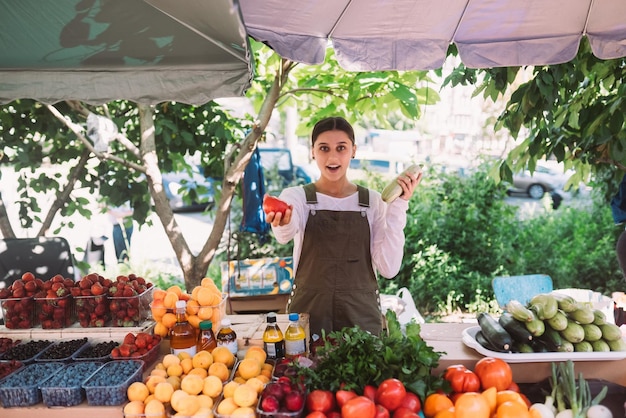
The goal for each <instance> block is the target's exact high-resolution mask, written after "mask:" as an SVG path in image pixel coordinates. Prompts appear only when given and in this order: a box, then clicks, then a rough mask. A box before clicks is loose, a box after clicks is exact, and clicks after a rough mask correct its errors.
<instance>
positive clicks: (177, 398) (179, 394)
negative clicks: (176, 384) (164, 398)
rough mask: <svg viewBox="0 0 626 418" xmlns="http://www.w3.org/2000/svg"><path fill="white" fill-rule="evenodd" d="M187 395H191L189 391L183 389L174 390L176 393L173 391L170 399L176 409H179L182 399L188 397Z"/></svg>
mask: <svg viewBox="0 0 626 418" xmlns="http://www.w3.org/2000/svg"><path fill="white" fill-rule="evenodd" d="M187 396H189V394H188V393H187V392H185V391H184V390H182V389H177V390H175V391H174V393H172V397H171V399H170V405H171V406H172V408H174V410H175V411H178V408H179V407H180V402H181V401H182V399H184V398H186V397H187Z"/></svg>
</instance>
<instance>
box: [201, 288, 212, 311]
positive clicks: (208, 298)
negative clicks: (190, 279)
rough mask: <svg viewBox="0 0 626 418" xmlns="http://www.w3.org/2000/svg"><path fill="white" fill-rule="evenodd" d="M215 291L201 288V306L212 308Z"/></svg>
mask: <svg viewBox="0 0 626 418" xmlns="http://www.w3.org/2000/svg"><path fill="white" fill-rule="evenodd" d="M213 294H214V293H213V291H211V289H209V288H208V287H201V288H200V290H198V295H197V296H198V303H199V304H200V306H212V305H213Z"/></svg>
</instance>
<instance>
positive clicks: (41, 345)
mask: <svg viewBox="0 0 626 418" xmlns="http://www.w3.org/2000/svg"><path fill="white" fill-rule="evenodd" d="M52 344H53V342H52V341H50V340H31V341H28V342H23V343H21V344H18V345H16V346H14V347H12V348H10V349H9V350H7V351H6V352H5V353H4V354H3V355H2V360H19V361H21V362H22V363H24V364H30V363H33V362H34V361H35V359H36V358H37V357H38V356H40V355H41V353H43V351H44V350H45V349H46V348H48V347H49V346H50V345H52Z"/></svg>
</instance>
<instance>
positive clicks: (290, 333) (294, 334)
mask: <svg viewBox="0 0 626 418" xmlns="http://www.w3.org/2000/svg"><path fill="white" fill-rule="evenodd" d="M299 321H300V315H299V314H297V313H290V314H289V326H288V327H287V330H286V331H285V357H287V358H290V359H293V358H296V357H299V356H303V355H305V354H306V334H305V333H304V328H302V325H300V322H299Z"/></svg>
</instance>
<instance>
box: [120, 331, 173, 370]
mask: <svg viewBox="0 0 626 418" xmlns="http://www.w3.org/2000/svg"><path fill="white" fill-rule="evenodd" d="M160 343H161V337H160V336H159V335H152V334H149V333H147V332H138V333H137V334H136V335H135V334H133V333H132V332H129V333H128V334H126V335H125V336H124V340H123V341H122V344H120V345H119V346H117V347H115V348H113V350H111V357H112V358H113V359H114V360H123V359H124V360H129V359H133V360H142V361H143V362H144V368H145V367H147V366H150V365H151V364H152V363H154V361H155V360H156V359H157V357H158V355H159V344H160Z"/></svg>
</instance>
